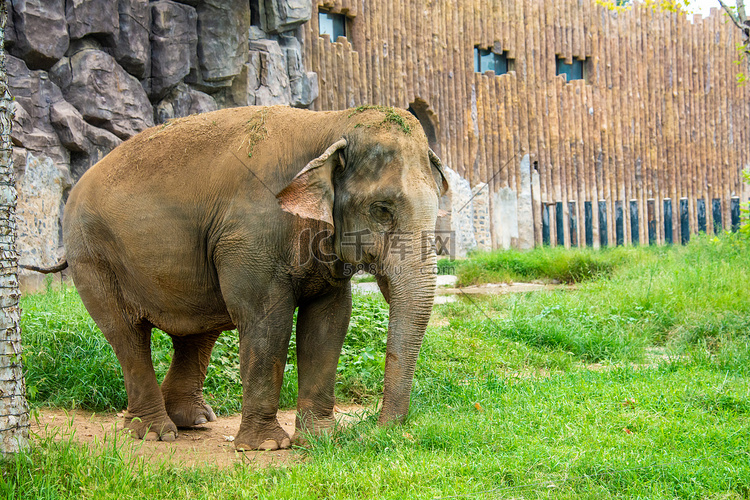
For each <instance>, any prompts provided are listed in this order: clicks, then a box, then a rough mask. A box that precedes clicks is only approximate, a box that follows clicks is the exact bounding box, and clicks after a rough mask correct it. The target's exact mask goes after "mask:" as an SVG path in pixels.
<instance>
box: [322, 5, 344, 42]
mask: <svg viewBox="0 0 750 500" xmlns="http://www.w3.org/2000/svg"><path fill="white" fill-rule="evenodd" d="M318 26H319V30H320V34H321V35H330V36H331V42H335V41H336V39H337V38H338V37H340V36H344V37H345V36H346V16H344V15H343V14H333V13H331V12H326V11H323V10H321V11H319V12H318Z"/></svg>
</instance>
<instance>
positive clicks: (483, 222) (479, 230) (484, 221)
mask: <svg viewBox="0 0 750 500" xmlns="http://www.w3.org/2000/svg"><path fill="white" fill-rule="evenodd" d="M471 195H472V208H473V223H474V237H475V238H476V240H477V249H478V250H492V233H491V227H490V190H489V186H487V184H486V183H484V182H480V183H479V184H477V185H476V186H474V187H473V188H472V190H471Z"/></svg>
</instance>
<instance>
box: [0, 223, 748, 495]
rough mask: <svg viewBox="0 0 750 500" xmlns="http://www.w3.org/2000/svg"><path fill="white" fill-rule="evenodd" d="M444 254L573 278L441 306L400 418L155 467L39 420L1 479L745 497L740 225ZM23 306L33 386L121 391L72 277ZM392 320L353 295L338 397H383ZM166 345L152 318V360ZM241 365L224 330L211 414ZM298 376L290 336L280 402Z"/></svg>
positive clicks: (82, 485) (148, 490) (169, 486)
mask: <svg viewBox="0 0 750 500" xmlns="http://www.w3.org/2000/svg"><path fill="white" fill-rule="evenodd" d="M441 265H442V266H446V263H442V264H441ZM456 268H457V269H458V273H459V276H460V279H461V281H462V283H465V284H466V283H481V282H483V281H487V280H488V279H491V278H490V277H492V276H495V277H496V276H499V275H500V274H498V273H504V272H506V271H505V269H508V268H512V274H506V275H505V276H506V277H505V278H502V279H523V280H528V279H541V280H552V279H556V280H559V281H563V282H573V283H576V287H575V289H574V290H565V291H563V290H561V291H554V292H535V293H526V294H517V295H509V296H494V297H477V296H471V297H464V296H459V300H458V301H457V302H455V303H451V304H446V305H442V306H437V307H436V308H435V312H434V316H433V320H432V322H431V326H430V328H429V329H428V332H427V335H426V337H425V342H424V346H423V349H422V353H421V356H420V360H419V364H418V367H417V373H416V376H415V385H414V391H413V396H412V408H411V414H410V416H409V419H408V422H407V423H406V424H405V425H403V426H396V427H391V428H379V427H377V426H376V425H375V418H376V417H375V416H374V415H372V416H370V417H367V418H365V419H364V420H363V421H362V422H360V423H357V424H354V425H351V426H349V427H346V428H344V429H341V430H340V431H338V432H337V433H335V434H334V435H333V436H332V437H327V438H321V439H318V440H315V441H313V443H312V444H311V446H310V448H309V449H306V450H299V451H298V453H299V456H300V460H299V461H297V462H295V463H294V464H293V465H287V466H282V467H276V468H268V469H263V470H253V469H251V468H248V467H242V466H237V467H236V468H234V469H231V470H228V471H217V470H216V469H214V468H212V467H211V466H206V467H205V468H197V469H180V468H176V467H174V466H167V465H163V466H154V465H149V464H144V463H141V462H138V461H132V460H131V459H129V458H128V456H129V455H128V452H127V450H128V447H130V446H132V443H131V442H129V441H125V442H120V443H108V444H106V446H103V447H102V448H100V449H97V450H88V449H84V448H82V447H81V446H80V445H77V444H75V443H74V442H72V441H71V440H70V439H62V440H59V439H54V438H52V437H48V438H38V439H36V440H35V441H34V442H33V446H32V449H31V450H30V451H29V452H28V453H27V454H23V455H21V456H18V457H16V459H15V461H14V462H9V463H7V464H4V466H3V469H2V471H3V473H2V477H1V478H0V498H35V499H36V498H73V497H75V498H118V499H121V498H144V497H145V498H155V499H161V498H367V497H372V498H394V499H396V498H399V499H400V498H446V497H447V498H472V499H473V498H716V499H719V498H721V499H734V498H738V499H739V498H748V497H750V345H749V342H750V291H749V290H748V283H750V242H748V240H747V239H743V238H742V237H738V236H731V235H729V236H725V237H722V238H719V239H713V238H705V237H704V238H698V239H696V240H694V241H693V242H691V243H690V245H688V246H686V247H673V248H659V249H650V248H641V249H611V250H607V251H602V252H597V253H595V252H590V251H576V252H570V255H569V254H567V253H564V252H560V251H559V250H549V249H546V250H535V251H532V252H528V253H526V254H522V253H519V252H494V253H492V254H480V255H474V256H472V257H471V258H470V259H469V260H468V261H465V262H461V263H458V264H457V265H456ZM498 270H499V271H498ZM582 270H583V271H582ZM493 273H494V274H493ZM477 276H480V277H479V278H477ZM482 276H483V277H482ZM22 307H23V309H24V314H23V318H22V322H23V328H24V341H25V344H26V351H25V356H24V359H25V363H26V370H27V371H26V376H27V384H28V387H29V396H30V400H31V402H32V404H33V405H35V406H40V405H57V406H63V407H68V408H70V407H74V406H75V407H82V408H87V409H92V410H99V411H101V410H107V409H121V408H122V407H123V406H124V405H125V402H126V399H125V394H124V389H123V387H122V382H121V379H120V372H119V367H118V366H117V362H116V360H115V358H114V355H113V354H112V351H111V349H110V348H109V346H108V345H107V344H106V342H105V341H104V339H103V338H102V337H101V334H100V333H99V331H98V330H97V329H96V327H95V326H94V324H93V322H92V321H91V319H90V318H89V317H88V315H87V314H86V312H85V310H84V309H83V307H82V306H81V304H80V301H79V299H78V297H77V294H76V293H75V291H74V290H70V289H68V290H62V291H49V292H48V293H46V294H40V295H34V296H27V297H24V298H23V299H22ZM386 328H387V305H386V304H385V303H384V302H382V301H381V300H379V299H377V298H374V297H357V298H356V300H355V310H354V313H353V321H352V327H351V329H350V334H349V336H348V338H347V344H346V346H345V348H344V353H343V356H342V361H341V363H340V366H339V383H338V385H337V396H338V397H339V399H340V400H344V401H356V402H360V403H362V404H364V405H366V406H368V407H374V405H375V404H376V403H377V398H378V395H379V391H380V390H381V389H382V370H383V360H384V354H383V353H384V349H385V344H384V340H385V332H386ZM169 347H170V343H169V339H168V338H167V337H166V336H165V335H164V334H161V333H157V334H155V336H154V359H155V364H156V367H157V372H158V374H159V375H160V376H161V375H163V374H164V372H165V370H166V367H167V366H168V361H169V357H170V350H169ZM292 347H294V344H292ZM237 367H238V359H237V338H236V335H232V334H226V335H224V336H223V337H222V338H221V339H220V341H219V343H218V344H217V347H216V350H215V352H214V355H213V362H212V365H211V368H210V370H209V375H208V379H207V383H206V393H207V394H208V399H209V402H210V403H211V404H212V405H213V406H214V409H215V410H217V413H224V414H226V413H233V412H236V411H238V410H239V405H240V384H239V376H238V371H237ZM295 386H296V380H295V369H294V350H293V349H292V351H291V356H290V359H289V365H288V367H287V373H286V381H285V384H284V388H283V394H282V404H283V405H284V406H286V407H293V406H294V399H295V396H296V394H295V391H296V389H295Z"/></svg>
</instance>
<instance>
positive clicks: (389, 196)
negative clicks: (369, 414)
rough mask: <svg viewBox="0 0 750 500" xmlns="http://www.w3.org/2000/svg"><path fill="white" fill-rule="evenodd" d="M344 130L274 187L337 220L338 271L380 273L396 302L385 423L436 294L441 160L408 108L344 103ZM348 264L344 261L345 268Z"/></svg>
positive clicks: (303, 209)
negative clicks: (349, 108) (281, 187)
mask: <svg viewBox="0 0 750 500" xmlns="http://www.w3.org/2000/svg"><path fill="white" fill-rule="evenodd" d="M346 116H347V123H346V126H345V127H344V132H343V133H342V134H341V135H340V136H339V137H338V138H336V139H333V140H332V143H331V144H330V146H329V147H328V148H327V149H326V150H325V152H324V153H323V154H322V155H320V156H318V157H317V158H315V159H314V160H312V161H310V162H309V163H308V164H307V166H306V167H305V168H304V169H302V171H300V172H299V174H298V175H297V176H296V177H295V178H294V179H293V180H292V182H291V183H290V184H289V185H288V186H287V187H286V188H285V189H284V190H283V191H281V192H280V193H279V194H278V195H277V198H278V199H279V200H280V202H281V205H282V208H283V209H284V210H287V211H289V212H292V213H294V214H297V215H299V216H301V217H305V218H309V219H317V220H320V221H324V222H326V223H328V224H330V225H331V226H333V232H334V239H333V247H334V253H335V254H336V257H337V259H336V266H337V267H338V268H339V272H340V271H342V270H343V272H344V273H347V271H348V274H349V275H351V270H354V269H356V268H357V267H358V266H359V267H360V268H361V267H364V268H365V269H366V270H368V271H370V272H373V273H374V274H376V277H377V281H378V284H379V286H380V289H381V291H382V292H383V295H384V296H385V298H386V300H387V301H388V302H389V304H390V319H389V326H388V342H387V353H386V365H385V384H384V385H385V389H384V394H383V407H382V410H381V414H380V422H381V423H385V422H389V421H400V420H403V419H404V418H405V416H406V414H407V411H408V409H409V398H410V393H411V386H412V378H413V375H414V368H415V365H416V361H417V356H418V355H419V349H420V347H421V344H422V337H423V336H424V332H425V329H426V328H427V322H428V321H429V318H430V313H431V311H432V305H433V300H434V294H435V281H436V256H435V251H434V245H433V238H434V230H435V222H436V219H437V215H438V199H439V198H440V196H441V195H442V194H443V193H445V191H446V190H447V189H448V183H447V181H446V179H445V174H444V172H443V167H442V165H441V163H440V160H439V159H438V157H437V156H436V155H435V153H433V152H432V151H431V150H430V149H429V146H428V144H427V139H426V137H425V135H424V132H423V131H422V128H421V126H420V125H419V122H418V121H417V120H416V119H414V118H413V117H412V116H411V115H410V114H409V113H407V112H400V111H397V110H390V109H385V110H383V109H370V110H365V111H350V112H348V114H347V115H346ZM342 268H343V269H342Z"/></svg>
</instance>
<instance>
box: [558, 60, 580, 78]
mask: <svg viewBox="0 0 750 500" xmlns="http://www.w3.org/2000/svg"><path fill="white" fill-rule="evenodd" d="M585 66H586V61H582V60H580V59H573V62H572V64H566V63H565V58H564V57H558V58H557V74H558V75H565V79H566V80H567V81H571V80H583V79H585V78H586V67H585Z"/></svg>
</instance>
